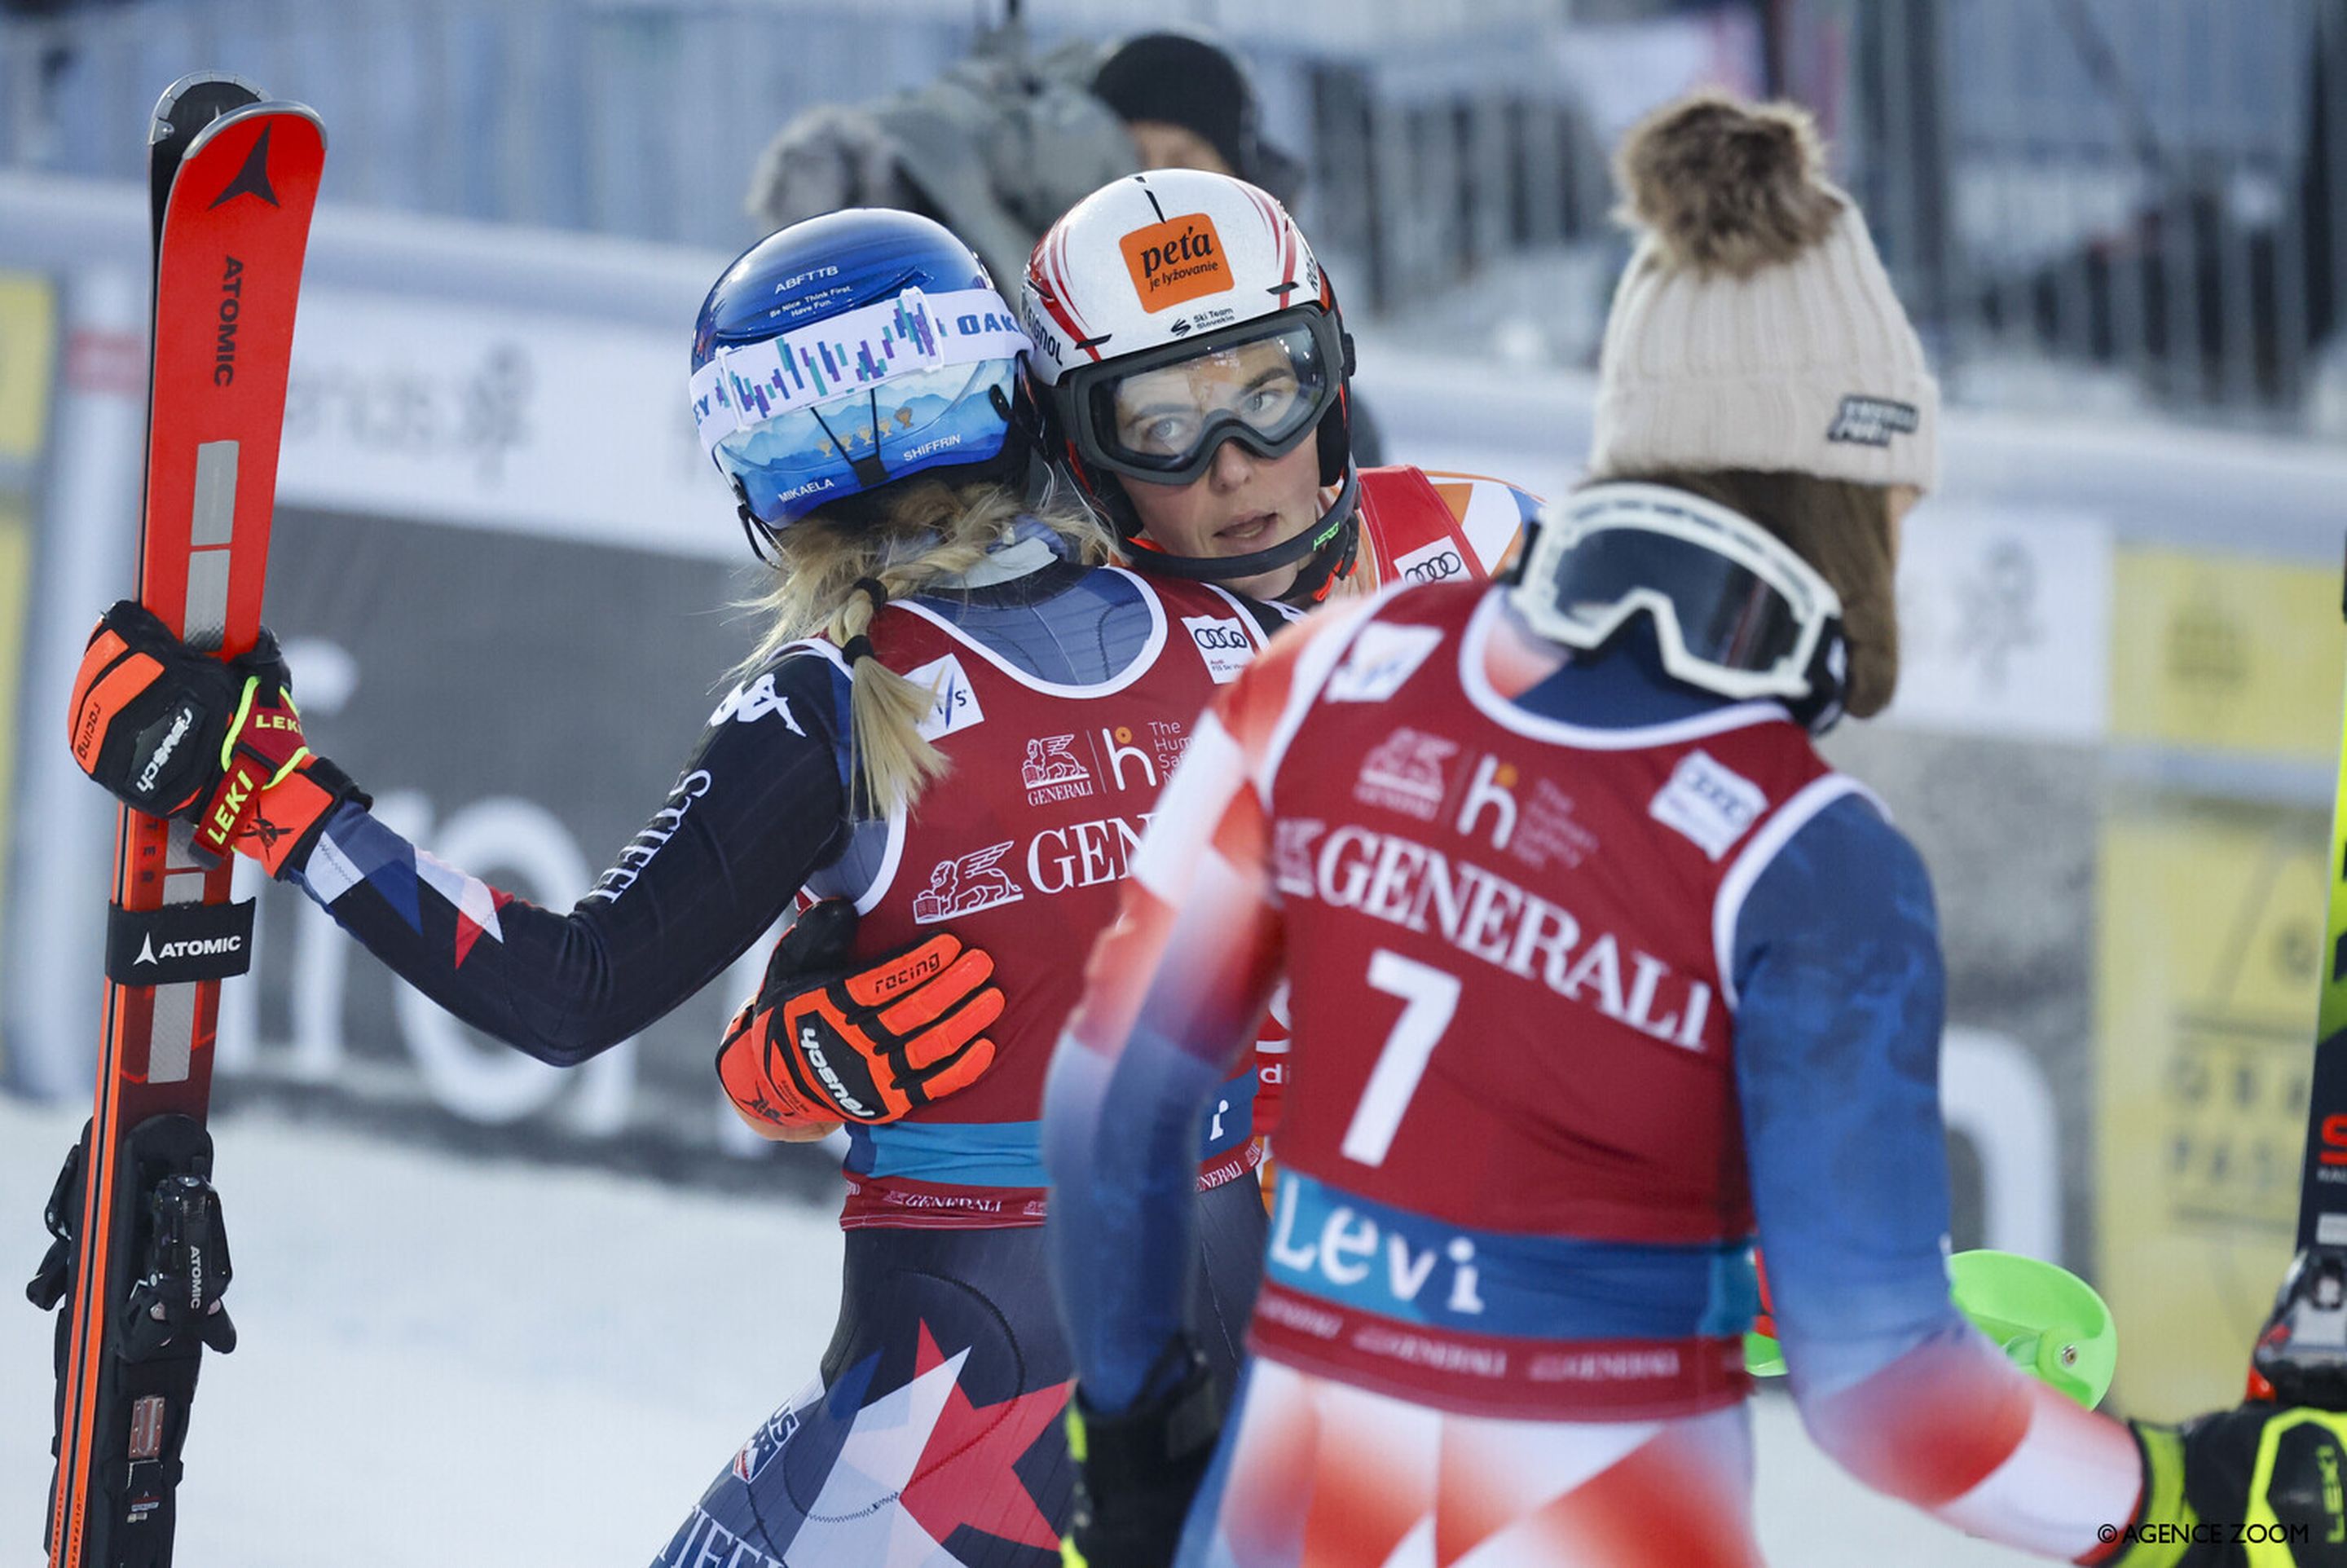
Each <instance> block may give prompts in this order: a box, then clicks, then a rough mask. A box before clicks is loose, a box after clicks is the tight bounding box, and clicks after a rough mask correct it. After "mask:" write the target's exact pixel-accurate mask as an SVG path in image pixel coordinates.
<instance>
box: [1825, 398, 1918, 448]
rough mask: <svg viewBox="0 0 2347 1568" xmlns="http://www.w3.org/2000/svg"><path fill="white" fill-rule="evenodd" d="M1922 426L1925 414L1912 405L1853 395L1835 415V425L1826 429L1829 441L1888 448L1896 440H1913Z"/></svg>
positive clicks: (1888, 399) (1846, 399)
mask: <svg viewBox="0 0 2347 1568" xmlns="http://www.w3.org/2000/svg"><path fill="white" fill-rule="evenodd" d="M1922 423H1923V419H1922V414H1920V413H1919V412H1918V411H1917V410H1916V407H1915V405H1913V404H1911V403H1894V402H1892V401H1891V399H1890V398H1887V397H1860V396H1859V395H1857V394H1856V393H1852V394H1851V395H1850V396H1848V397H1845V398H1843V399H1842V400H1841V406H1840V408H1838V409H1836V410H1835V411H1834V416H1833V423H1832V424H1831V425H1829V426H1827V427H1826V439H1827V440H1829V441H1850V442H1855V443H1857V444H1858V445H1859V446H1890V445H1891V437H1892V436H1912V435H1913V434H1915V432H1916V431H1917V430H1918V429H1919V428H1921V427H1922Z"/></svg>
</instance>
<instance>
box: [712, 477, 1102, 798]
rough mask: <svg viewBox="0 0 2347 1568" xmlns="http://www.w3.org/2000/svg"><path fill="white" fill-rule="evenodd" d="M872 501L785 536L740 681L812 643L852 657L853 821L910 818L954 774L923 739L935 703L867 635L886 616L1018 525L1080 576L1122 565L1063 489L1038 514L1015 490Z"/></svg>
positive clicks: (929, 488) (1045, 496) (943, 490)
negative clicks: (902, 813) (1048, 543)
mask: <svg viewBox="0 0 2347 1568" xmlns="http://www.w3.org/2000/svg"><path fill="white" fill-rule="evenodd" d="M892 488H894V487H892ZM871 499H873V500H877V501H880V502H881V503H882V505H881V506H880V507H879V508H878V512H877V515H876V516H875V515H874V514H873V512H872V511H871V510H870V509H868V508H860V509H857V510H856V511H854V512H852V513H849V514H847V515H845V516H843V515H841V513H842V510H843V509H842V508H835V507H818V508H817V509H816V510H815V511H814V512H811V513H809V514H808V515H807V516H806V517H805V518H801V519H799V520H798V521H797V522H794V523H793V524H792V525H791V526H790V527H789V528H784V529H782V530H780V532H779V534H778V536H777V538H776V559H775V560H774V579H773V581H772V582H771V584H770V585H769V586H768V588H767V589H766V591H765V592H764V593H763V594H760V595H758V596H757V597H756V598H755V599H753V600H751V602H750V608H751V609H753V610H757V611H759V612H761V613H763V614H764V616H765V617H766V618H767V626H766V630H765V633H764V636H762V637H761V638H760V640H759V642H758V646H757V649H756V651H753V653H752V654H751V655H750V657H749V658H748V659H746V660H744V661H743V662H742V665H741V666H740V669H739V670H738V671H737V674H747V673H749V672H751V671H755V670H756V669H758V668H759V667H760V666H762V665H764V664H766V663H768V662H769V661H772V660H774V658H775V657H777V656H778V655H779V654H780V653H781V652H782V651H783V650H784V648H785V647H786V646H788V645H789V644H791V643H793V642H797V641H803V640H805V639H806V638H810V637H818V636H819V637H824V638H827V639H828V640H830V641H832V642H833V643H835V644H836V645H837V646H838V648H839V649H840V651H841V652H842V653H843V654H845V655H846V657H847V660H848V678H849V682H850V685H849V689H848V703H847V711H848V727H849V733H848V745H849V755H850V756H851V757H852V758H853V759H854V767H853V769H852V772H851V777H852V778H853V780H854V786H855V787H854V792H853V798H852V800H851V801H850V809H851V811H853V812H854V813H855V814H856V815H858V816H859V817H862V816H885V815H888V814H890V813H892V812H894V811H896V810H897V809H899V808H900V807H901V808H904V809H910V808H911V806H912V804H913V803H914V801H915V800H917V798H918V797H919V795H920V794H921V791H922V790H923V789H925V788H926V787H928V784H930V782H931V781H933V780H935V779H936V778H938V776H940V775H941V774H944V773H945V771H946V769H947V766H948V759H947V757H946V754H945V753H943V752H940V751H939V750H938V748H937V747H936V746H934V745H932V744H931V743H929V742H928V740H927V739H926V738H924V737H923V736H922V734H921V733H920V724H921V722H922V721H923V720H924V719H926V718H927V717H928V713H929V710H930V708H931V706H932V705H933V704H934V703H935V702H936V701H937V693H936V692H932V691H929V690H927V689H925V688H923V687H920V686H917V685H915V684H914V683H913V682H910V681H908V680H907V679H906V678H905V677H904V676H902V675H900V674H898V673H897V671H893V670H891V669H889V668H888V667H887V665H886V664H883V663H882V662H881V661H879V660H878V659H877V658H876V657H875V656H874V654H873V652H872V644H871V642H870V641H869V636H868V634H869V632H870V630H871V628H872V622H873V620H874V619H875V618H876V616H878V614H879V613H880V610H881V608H882V606H883V605H885V604H886V602H887V600H892V599H906V598H910V597H911V596H913V595H915V594H918V593H922V592H925V591H930V590H934V589H939V588H946V587H949V586H951V585H952V584H953V583H955V582H958V581H959V580H960V579H962V578H963V577H964V576H965V575H966V574H968V573H969V571H970V570H971V569H973V568H975V567H976V566H977V565H978V564H979V562H980V561H982V560H984V559H986V557H987V555H988V554H989V552H991V551H992V550H994V549H996V548H999V547H1000V546H1001V545H1003V544H1005V543H1007V542H1009V540H1010V537H1011V532H1012V530H1013V528H1016V527H1017V525H1018V523H1019V520H1020V518H1033V519H1034V520H1035V521H1037V522H1039V523H1040V524H1042V525H1043V526H1044V527H1045V528H1049V529H1051V532H1052V533H1053V534H1054V535H1056V536H1058V538H1060V539H1061V541H1063V542H1064V544H1065V546H1066V547H1067V553H1068V555H1069V556H1070V557H1071V559H1074V560H1076V561H1077V562H1079V563H1080V564H1081V565H1084V566H1100V565H1103V564H1105V563H1107V562H1109V561H1112V560H1113V559H1116V547H1115V543H1114V540H1113V538H1112V536H1111V535H1110V533H1109V531H1108V528H1107V527H1106V526H1105V525H1104V524H1103V523H1102V521H1101V520H1100V519H1099V518H1097V517H1095V516H1094V515H1093V514H1092V512H1091V511H1090V510H1089V509H1088V508H1086V507H1084V506H1083V504H1082V503H1081V501H1079V500H1077V499H1076V498H1075V497H1073V496H1072V495H1070V494H1068V493H1066V492H1064V491H1062V490H1061V488H1060V487H1059V486H1058V485H1057V484H1056V482H1055V483H1052V484H1050V485H1047V487H1045V488H1044V490H1043V492H1042V494H1041V495H1040V497H1037V498H1036V499H1035V500H1033V501H1032V502H1031V503H1030V502H1028V501H1026V500H1024V499H1022V497H1020V495H1019V493H1018V492H1017V491H1015V490H1013V489H1011V488H1010V487H1009V486H1007V485H1001V484H988V483H979V484H968V485H962V486H959V487H951V486H948V485H946V484H945V483H943V482H942V481H939V480H935V479H921V480H915V481H912V482H909V483H907V484H905V485H904V486H903V487H901V489H898V490H896V491H895V493H884V494H882V495H881V496H877V497H871ZM875 589H877V590H878V591H877V592H875V591H874V590H875Z"/></svg>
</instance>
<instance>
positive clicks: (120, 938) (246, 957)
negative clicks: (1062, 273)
mask: <svg viewBox="0 0 2347 1568" xmlns="http://www.w3.org/2000/svg"><path fill="white" fill-rule="evenodd" d="M252 909H253V906H252V901H251V899H249V898H248V899H246V900H245V901H244V902H242V903H241V904H166V905H164V906H163V907H160V908H159V909H136V910H134V909H125V908H123V907H121V906H120V905H116V906H114V907H111V908H109V909H108V911H107V920H106V973H107V978H108V979H111V980H113V981H114V982H115V983H116V984H118V985H125V986H172V985H179V984H181V983H183V982H185V981H189V980H217V979H227V978H228V977H230V976H231V975H241V974H243V973H244V972H245V971H246V970H247V969H248V968H251V961H252Z"/></svg>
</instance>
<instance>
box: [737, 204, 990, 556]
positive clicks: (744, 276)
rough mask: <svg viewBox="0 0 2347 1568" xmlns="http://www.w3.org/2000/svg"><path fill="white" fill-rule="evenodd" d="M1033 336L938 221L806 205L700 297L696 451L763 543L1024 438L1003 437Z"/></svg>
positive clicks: (983, 459)
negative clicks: (811, 518)
mask: <svg viewBox="0 0 2347 1568" xmlns="http://www.w3.org/2000/svg"><path fill="white" fill-rule="evenodd" d="M1027 346H1028V343H1027V334H1026V333H1023V332H1021V331H1020V328H1019V324H1018V319H1017V317H1016V316H1015V315H1014V314H1013V313H1012V312H1011V309H1010V306H1009V305H1007V304H1005V303H1004V302H1003V300H1002V296H1001V295H999V294H998V293H997V292H995V290H994V284H993V282H992V281H991V280H990V279H989V278H988V276H987V274H986V268H985V267H984V266H983V265H982V264H980V262H979V259H978V256H977V254H976V253H975V252H974V251H971V250H970V248H969V246H968V245H965V244H963V243H962V242H961V241H959V240H958V239H956V238H955V237H954V236H953V235H952V233H951V232H949V231H947V230H946V229H945V228H944V227H942V226H941V225H939V224H938V223H935V222H932V221H931V220H928V219H927V218H920V217H917V216H915V215H914V214H912V213H909V212H894V211H887V210H879V209H872V208H848V209H846V210H842V211H838V212H831V213H826V214H825V215H824V216H822V217H820V218H810V219H808V220H806V221H805V222H803V223H794V224H792V225H791V226H790V227H789V228H787V229H784V230H782V231H778V232H776V233H774V234H770V235H768V236H767V237H766V238H765V239H764V240H761V241H758V242H757V243H756V244H755V245H753V246H751V247H750V249H749V250H747V251H743V253H742V255H741V256H740V257H739V258H738V259H737V260H736V261H734V262H733V265H732V266H730V267H728V268H726V269H725V272H724V275H723V277H720V278H719V279H718V280H717V282H716V284H715V286H713V287H712V288H711V290H710V291H709V298H708V299H707V300H706V301H704V302H702V307H701V317H700V320H699V321H698V322H696V323H694V326H693V333H692V412H693V418H694V421H695V423H696V424H698V425H699V426H700V430H701V445H702V450H703V451H706V452H707V453H708V454H709V455H710V456H711V458H712V459H713V460H714V461H715V463H716V464H717V468H718V471H719V472H720V473H722V474H723V475H724V476H725V477H726V479H727V480H728V481H729V482H730V483H731V484H732V485H733V491H734V495H735V497H737V498H738V500H739V501H740V503H741V507H742V514H743V527H744V528H754V532H753V538H752V545H753V548H755V547H756V544H757V539H756V534H760V533H763V534H765V535H766V536H767V537H768V538H772V537H773V530H774V529H776V528H784V527H786V526H787V525H789V524H791V523H794V522H795V521H797V520H798V519H799V518H803V517H805V516H806V515H807V514H808V513H809V512H811V511H813V510H815V508H816V507H821V506H825V505H828V504H830V503H832V502H835V501H839V500H843V499H846V497H852V496H858V495H862V494H865V493H866V492H867V491H871V490H874V489H876V488H878V487H881V486H883V485H887V484H889V483H892V482H893V481H895V480H898V479H902V478H905V477H907V476H909V475H913V474H919V473H924V472H927V471H929V470H933V469H941V468H948V467H956V468H958V467H967V466H980V465H989V464H996V463H997V460H998V459H1000V458H1002V457H1003V456H1004V455H1005V453H1006V451H1014V452H1015V451H1020V450H1023V449H1022V448H1018V447H1016V446H1014V444H1012V443H1011V441H1010V434H1011V428H1012V420H1011V407H1012V402H1011V400H1012V397H1013V395H1014V394H1015V392H1016V384H1017V377H1018V363H1019V356H1020V354H1023V353H1025V352H1026V350H1027Z"/></svg>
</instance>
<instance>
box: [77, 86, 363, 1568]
mask: <svg viewBox="0 0 2347 1568" xmlns="http://www.w3.org/2000/svg"><path fill="white" fill-rule="evenodd" d="M259 98H260V94H259V93H257V92H255V91H253V90H252V89H251V87H248V86H247V85H245V84H243V83H241V82H239V81H236V80H235V79H233V78H230V77H188V78H186V79H184V80H182V81H180V82H179V83H177V84H175V85H174V86H173V87H172V88H171V90H170V91H169V92H168V93H166V94H165V95H164V96H163V99H162V101H161V102H160V103H159V104H158V105H157V106H156V118H155V125H154V130H153V134H152V136H151V137H150V143H151V147H150V166H151V169H152V175H153V179H152V185H153V195H154V200H155V294H154V322H153V343H154V379H153V382H152V384H151V389H150V392H149V417H148V432H147V497H146V507H145V515H144V518H143V520H142V524H141V535H140V549H139V571H138V597H139V599H140V600H142V601H143V602H144V603H145V604H146V605H147V607H148V608H149V609H150V610H154V611H155V612H156V613H157V614H158V615H159V616H161V617H162V619H163V620H164V621H165V622H166V623H167V624H169V626H171V627H172V628H173V629H174V630H177V631H179V634H180V635H181V636H182V637H184V638H185V639H186V641H189V642H190V643H191V644H193V645H194V646H196V647H198V648H200V649H204V650H206V651H214V652H218V653H219V654H220V655H221V656H222V657H223V658H225V657H231V656H233V655H235V654H237V653H240V652H242V651H245V650H247V649H249V648H251V646H252V644H253V641H254V638H255V635H256V634H257V633H258V631H259V630H260V626H261V589H262V583H263V579H264V578H265V576H266V574H267V571H268V566H269V525H270V518H271V514H272V509H273V507H274V505H275V500H276V490H277V449H278V439H279V436H280V432H281V426H282V420H283V416H284V411H285V381H286V372H287V366H288V362H289V359H290V357H291V354H292V343H293V313H294V303H295V300H296V297H297V295H298V292H299V291H300V287H301V277H302V253H303V251H304V250H305V249H306V247H307V244H308V241H309V232H310V217H311V211H312V209H313V205H314V203H315V201H316V199H317V192H318V178H319V173H320V170H321V169H322V167H323V162H324V159H325V135H324V132H323V129H322V128H321V127H320V125H319V123H318V118H317V116H316V115H314V114H313V113H312V112H311V111H310V110H309V109H307V108H302V107H301V106H300V105H298V104H285V103H268V102H261V101H258V100H259ZM189 833H190V830H189V827H188V825H186V824H185V823H181V822H164V821H161V820H159V819H157V818H153V817H149V816H145V815H139V814H137V813H134V812H131V811H129V810H128V809H125V810H123V811H122V813H121V815H120V818H119V825H118V850H117V853H116V859H115V874H114V886H113V890H112V892H113V907H112V909H111V911H110V916H109V920H110V926H109V930H108V941H107V979H106V1009H105V1015H104V1020H105V1021H104V1036H103V1039H102V1041H101V1045H100V1051H99V1057H98V1069H97V1102H96V1107H95V1110H94V1112H93V1113H92V1116H91V1121H90V1125H89V1127H88V1129H87V1131H86V1132H85V1133H84V1135H83V1142H82V1145H81V1147H80V1148H79V1149H78V1150H77V1152H76V1157H75V1158H74V1159H70V1160H68V1162H67V1169H66V1173H65V1174H64V1175H62V1176H61V1177H60V1178H59V1181H58V1185H57V1192H56V1195H55V1196H54V1197H53V1199H52V1201H51V1214H50V1228H51V1229H52V1231H54V1232H56V1235H57V1237H58V1243H57V1245H56V1247H53V1248H52V1251H51V1260H50V1263H49V1264H47V1265H45V1266H44V1269H43V1275H42V1277H41V1278H40V1279H36V1281H35V1283H34V1297H35V1299H36V1301H42V1296H44V1295H45V1294H46V1295H47V1296H48V1297H49V1299H48V1300H47V1301H42V1305H45V1306H46V1305H52V1304H54V1302H55V1301H56V1299H57V1298H58V1297H59V1296H63V1297H64V1298H65V1299H66V1301H67V1311H66V1313H65V1315H64V1316H63V1317H62V1318H61V1321H60V1325H59V1347H58V1358H57V1359H58V1419H57V1445H56V1460H57V1463H56V1481H55V1486H54V1489H53V1491H52V1492H51V1495H50V1507H49V1542H48V1560H49V1563H50V1565H51V1568H164V1565H166V1564H168V1563H169V1562H170V1560H171V1541H172V1533H173V1527H174V1524H175V1522H176V1518H177V1511H176V1498H175V1493H176V1490H177V1486H178V1482H179V1473H180V1468H181V1467H180V1459H179V1455H180V1448H181V1444H182V1442H183V1440H184V1439H185V1438H186V1435H187V1428H188V1407H189V1404H190V1399H192V1397H193V1395H194V1392H195V1384H196V1371H197V1368H198V1365H199V1363H200V1360H201V1358H202V1353H203V1349H204V1348H205V1346H207V1345H210V1347H211V1348H215V1349H220V1350H226V1349H228V1348H231V1346H232V1345H233V1344H234V1343H235V1336H234V1331H233V1330H232V1329H231V1327H229V1322H228V1317H227V1315H226V1314H225V1313H224V1312H222V1311H221V1310H220V1289H221V1287H222V1286H224V1285H225V1284H226V1282H227V1276H228V1272H229V1265H228V1255H227V1249H226V1245H225V1241H224V1239H223V1238H222V1236H221V1234H220V1225H219V1204H218V1201H217V1199H215V1198H214V1197H213V1195H212V1193H211V1189H210V1167H211V1143H210V1135H209V1134H208V1133H207V1132H205V1130H204V1116H205V1112H206V1111H207V1109H208V1107H209V1103H210V1097H211V1072H212V1044H213V1037H214V1032H215V1030H216V1027H217V1022H218V1017H219V1006H220V981H221V979H224V978H226V977H228V976H230V975H234V974H241V973H242V972H243V970H244V968H245V965H246V964H247V962H248V961H249V958H250V951H249V949H250V946H251V930H252V911H251V905H250V904H244V905H236V904H232V903H231V902H230V898H229V882H230V875H231V867H230V866H229V865H228V864H226V863H221V864H213V863H211V862H210V860H209V858H208V857H203V856H199V855H198V854H197V853H196V852H195V851H194V850H193V849H192V847H191V845H190V837H189ZM45 1286H46V1289H45Z"/></svg>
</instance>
